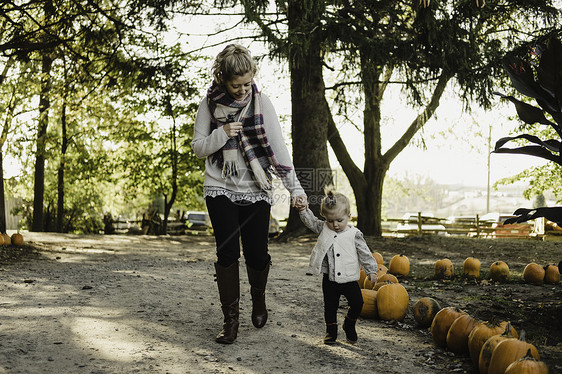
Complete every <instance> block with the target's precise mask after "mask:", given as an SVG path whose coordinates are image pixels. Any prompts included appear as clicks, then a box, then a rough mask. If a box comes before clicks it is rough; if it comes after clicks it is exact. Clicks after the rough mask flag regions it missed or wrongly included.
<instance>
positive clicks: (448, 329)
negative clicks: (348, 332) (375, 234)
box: [358, 252, 560, 374]
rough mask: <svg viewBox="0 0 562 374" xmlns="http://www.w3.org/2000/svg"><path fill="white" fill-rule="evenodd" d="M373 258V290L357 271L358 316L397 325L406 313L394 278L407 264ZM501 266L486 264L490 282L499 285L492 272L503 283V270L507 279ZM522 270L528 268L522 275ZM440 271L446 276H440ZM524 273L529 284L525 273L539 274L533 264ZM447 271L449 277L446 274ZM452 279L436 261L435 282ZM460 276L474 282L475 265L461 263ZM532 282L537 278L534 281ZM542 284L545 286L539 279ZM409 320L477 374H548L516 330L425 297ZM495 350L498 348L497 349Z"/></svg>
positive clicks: (448, 265)
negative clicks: (461, 356) (471, 365)
mask: <svg viewBox="0 0 562 374" xmlns="http://www.w3.org/2000/svg"><path fill="white" fill-rule="evenodd" d="M373 257H375V259H376V261H377V264H378V272H377V275H378V279H377V283H376V284H374V285H373V284H372V283H371V282H370V280H369V278H368V277H367V276H366V274H365V272H364V271H363V269H361V277H360V279H359V281H358V282H359V285H360V286H361V293H362V295H363V308H362V310H361V316H362V317H363V318H373V319H376V318H379V319H382V320H397V321H401V320H403V319H404V318H405V317H406V314H407V312H408V306H409V295H408V292H407V291H406V288H405V287H404V286H402V285H401V284H400V283H399V281H398V278H397V277H396V275H398V276H407V275H408V274H409V271H410V262H409V260H408V258H407V257H406V256H404V255H396V256H394V257H393V258H392V259H391V260H390V262H389V266H388V268H387V267H386V266H384V264H383V258H382V255H381V254H380V253H378V252H373ZM503 264H505V263H503ZM503 264H502V263H501V261H498V262H496V263H494V264H492V267H491V268H490V276H491V277H492V279H493V280H496V281H499V280H498V279H499V278H497V277H495V274H496V273H497V272H499V273H501V274H502V278H501V279H502V280H504V281H506V280H507V279H509V270H508V271H507V276H506V271H505V267H507V264H506V265H505V266H503ZM535 265H536V264H535ZM537 266H539V265H537ZM496 267H498V269H496ZM539 267H540V266H539ZM554 267H555V268H556V272H554V271H553V272H554V273H557V280H556V283H557V282H559V281H560V272H559V269H558V267H557V266H554ZM527 268H529V270H528V271H527ZM548 268H550V266H549V267H545V268H544V269H543V268H542V267H541V269H543V271H544V273H545V274H546V273H547V270H548ZM443 269H446V270H447V271H446V272H445V271H443ZM525 270H526V271H524V275H523V277H524V278H525V279H526V281H528V282H529V283H534V282H531V281H530V279H531V278H532V277H530V276H529V275H528V276H525V274H526V273H529V274H536V273H539V275H540V271H538V270H537V268H536V266H534V265H533V263H531V264H529V265H527V266H526V267H525ZM449 272H450V275H446V274H449ZM453 274H454V272H453V264H452V262H451V261H450V260H448V259H445V260H439V261H437V262H436V263H435V275H436V277H447V276H448V277H450V276H452V275H453ZM463 275H464V276H467V277H474V278H478V277H479V276H480V261H478V260H477V259H474V258H472V257H469V258H467V259H466V260H465V262H464V264H463ZM527 278H529V280H527ZM535 278H540V276H537V277H535ZM533 279H534V278H533ZM554 279H556V277H554ZM543 281H546V280H545V275H544V274H543ZM549 282H550V278H549ZM535 284H537V283H535ZM413 315H414V319H415V320H416V322H417V323H418V324H419V325H420V326H421V327H426V328H428V327H431V335H432V337H433V340H434V342H435V344H436V345H438V346H441V347H443V348H445V347H446V348H448V349H449V350H450V351H452V352H454V353H461V354H462V353H466V354H470V357H471V359H472V361H473V363H474V364H475V366H476V367H477V368H478V370H479V372H480V374H504V373H506V374H517V373H540V374H543V373H548V368H547V366H546V364H545V363H544V362H542V361H539V359H540V356H539V353H538V351H537V349H536V347H534V346H533V345H532V344H529V343H526V342H525V341H524V340H523V339H518V334H517V331H515V329H514V328H513V327H512V326H511V324H510V323H509V322H506V321H501V322H500V321H496V320H492V321H489V322H482V321H478V320H477V319H475V318H473V317H472V316H470V315H469V314H468V313H466V312H464V311H462V310H460V309H458V308H453V307H446V308H441V306H440V305H439V303H438V302H437V301H436V300H434V299H432V298H428V297H425V298H421V299H420V300H418V301H417V302H416V303H415V304H414V307H413ZM500 343H501V344H500ZM500 346H501V348H498V347H500Z"/></svg>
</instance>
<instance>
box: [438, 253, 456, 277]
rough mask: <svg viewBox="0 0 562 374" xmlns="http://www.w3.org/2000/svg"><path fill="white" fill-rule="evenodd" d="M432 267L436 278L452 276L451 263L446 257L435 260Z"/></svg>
mask: <svg viewBox="0 0 562 374" xmlns="http://www.w3.org/2000/svg"><path fill="white" fill-rule="evenodd" d="M433 267H434V270H435V278H437V279H444V278H445V279H447V278H452V277H453V275H454V273H455V269H454V267H453V263H452V262H451V260H449V259H448V258H444V259H442V260H437V261H436V262H435V265H434V266H433Z"/></svg>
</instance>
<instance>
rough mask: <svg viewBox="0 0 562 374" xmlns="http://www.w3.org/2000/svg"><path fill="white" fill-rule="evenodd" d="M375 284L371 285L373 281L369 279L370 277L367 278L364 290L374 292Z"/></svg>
mask: <svg viewBox="0 0 562 374" xmlns="http://www.w3.org/2000/svg"><path fill="white" fill-rule="evenodd" d="M373 286H374V284H373V283H371V280H370V279H369V277H365V280H364V281H363V288H364V289H366V290H372V289H373Z"/></svg>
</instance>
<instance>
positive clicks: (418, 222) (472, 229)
mask: <svg viewBox="0 0 562 374" xmlns="http://www.w3.org/2000/svg"><path fill="white" fill-rule="evenodd" d="M504 218H505V217H504ZM503 220H505V219H503ZM543 222H544V221H543ZM543 226H544V223H543ZM547 231H548V230H544V229H543V233H542V234H540V230H538V229H537V222H533V221H531V222H525V223H515V224H508V225H506V224H504V223H503V222H502V220H498V221H490V220H482V219H481V217H480V216H479V215H476V216H474V217H458V218H457V219H455V220H448V219H446V218H437V217H429V216H424V215H422V213H418V214H417V215H411V216H410V217H408V218H398V219H387V220H385V222H383V235H385V236H409V235H448V236H468V237H475V238H511V239H533V238H542V237H543V236H545V235H546V232H547ZM561 233H562V232H561Z"/></svg>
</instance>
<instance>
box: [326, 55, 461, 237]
mask: <svg viewBox="0 0 562 374" xmlns="http://www.w3.org/2000/svg"><path fill="white" fill-rule="evenodd" d="M363 66H364V68H366V69H368V70H364V71H363V72H362V79H363V89H364V98H365V109H364V113H363V125H364V141H365V165H364V171H361V169H359V167H358V166H357V165H356V164H355V162H354V161H353V160H352V159H351V156H350V155H349V152H348V151H347V148H346V145H345V144H344V142H343V141H342V139H341V137H340V135H339V132H338V129H337V127H336V125H335V123H334V122H333V120H330V122H329V134H330V136H329V140H330V146H331V147H332V149H333V150H334V153H335V154H336V157H337V158H338V161H339V163H340V165H341V167H342V168H343V171H344V173H345V175H346V176H347V178H348V179H349V183H350V184H351V187H352V188H353V193H354V195H355V201H356V204H357V228H358V229H360V230H361V231H362V232H363V234H365V235H374V236H381V235H382V197H383V195H382V194H383V185H384V178H385V176H386V173H387V171H388V169H389V167H390V164H391V162H392V161H393V160H394V159H395V158H396V156H398V154H400V152H402V151H403V150H404V148H406V146H407V145H408V144H409V143H410V141H411V140H412V138H413V137H414V135H415V134H416V133H417V131H418V130H419V129H421V128H422V127H423V125H424V124H425V123H426V122H427V121H428V120H429V118H431V116H432V115H433V113H434V112H435V109H437V107H438V106H439V100H440V99H441V96H442V95H443V92H444V91H445V87H446V86H447V82H448V81H449V79H450V75H448V74H445V73H443V74H442V75H441V76H440V77H439V80H438V81H437V84H436V86H435V89H434V91H433V95H432V97H431V100H430V102H429V103H428V104H427V106H426V107H425V108H424V110H423V111H422V113H420V114H419V115H418V116H417V117H416V119H414V121H413V122H412V123H411V124H410V126H409V127H408V129H407V130H406V131H405V132H404V134H403V135H402V136H401V137H400V139H398V141H396V143H395V144H394V145H393V146H392V147H390V149H388V150H387V151H386V152H385V153H384V154H383V153H382V139H381V131H380V126H381V102H382V98H383V95H384V91H385V89H386V84H387V83H386V82H388V80H389V79H390V77H391V75H392V70H391V69H388V70H385V71H384V73H383V71H381V70H378V71H377V70H375V69H372V68H371V65H370V64H369V63H368V61H363ZM382 73H383V78H382V79H380V78H379V77H380V75H381V74H382Z"/></svg>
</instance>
